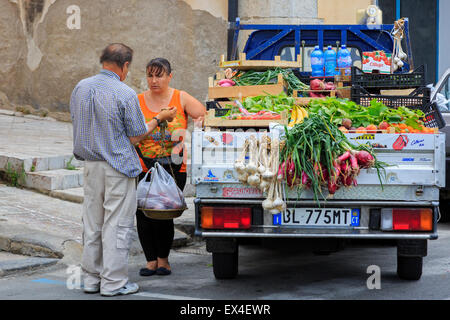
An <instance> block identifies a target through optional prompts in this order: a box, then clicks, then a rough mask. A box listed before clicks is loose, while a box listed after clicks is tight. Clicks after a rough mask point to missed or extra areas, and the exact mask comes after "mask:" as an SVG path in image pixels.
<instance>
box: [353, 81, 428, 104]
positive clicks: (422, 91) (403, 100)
mask: <svg viewBox="0 0 450 320" xmlns="http://www.w3.org/2000/svg"><path fill="white" fill-rule="evenodd" d="M372 99H376V100H377V101H379V102H382V103H383V104H385V105H386V106H387V107H391V108H396V107H408V108H410V109H421V110H422V109H424V108H425V107H426V106H427V105H428V104H429V103H430V88H427V87H420V88H417V89H415V90H414V91H413V92H411V93H410V94H409V95H405V96H398V95H397V96H393V95H392V96H391V95H381V94H372V93H369V92H368V91H367V90H366V89H365V88H363V87H361V86H355V85H354V86H352V100H353V101H354V102H356V103H357V104H360V105H362V106H365V107H368V106H370V101H372Z"/></svg>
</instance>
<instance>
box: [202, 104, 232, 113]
mask: <svg viewBox="0 0 450 320" xmlns="http://www.w3.org/2000/svg"><path fill="white" fill-rule="evenodd" d="M230 103H231V102H230ZM211 109H215V110H216V113H215V115H216V117H222V116H224V115H225V114H226V113H227V112H228V111H229V110H230V109H229V108H223V107H222V106H221V105H220V104H219V101H206V110H211Z"/></svg>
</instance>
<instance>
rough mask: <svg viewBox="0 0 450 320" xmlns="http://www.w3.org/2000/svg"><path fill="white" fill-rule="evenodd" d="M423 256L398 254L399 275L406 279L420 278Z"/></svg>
mask: <svg viewBox="0 0 450 320" xmlns="http://www.w3.org/2000/svg"><path fill="white" fill-rule="evenodd" d="M422 266H423V257H407V256H397V275H398V276H399V277H400V278H401V279H405V280H419V279H420V277H421V276H422Z"/></svg>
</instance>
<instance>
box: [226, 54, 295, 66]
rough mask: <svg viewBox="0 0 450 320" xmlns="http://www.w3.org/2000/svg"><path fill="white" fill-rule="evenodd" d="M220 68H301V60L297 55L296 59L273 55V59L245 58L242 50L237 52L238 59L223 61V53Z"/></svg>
mask: <svg viewBox="0 0 450 320" xmlns="http://www.w3.org/2000/svg"><path fill="white" fill-rule="evenodd" d="M219 67H220V68H225V69H226V68H231V69H239V70H266V69H271V68H284V69H285V68H301V67H302V60H301V59H300V55H297V61H285V60H281V57H280V56H275V59H274V60H247V57H246V54H245V53H244V52H241V53H239V60H232V61H225V55H222V56H221V57H220V64H219Z"/></svg>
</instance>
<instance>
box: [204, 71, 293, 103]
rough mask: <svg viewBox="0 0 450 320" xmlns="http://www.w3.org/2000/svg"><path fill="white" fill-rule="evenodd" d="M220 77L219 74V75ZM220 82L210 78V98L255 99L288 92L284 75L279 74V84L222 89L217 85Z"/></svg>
mask: <svg viewBox="0 0 450 320" xmlns="http://www.w3.org/2000/svg"><path fill="white" fill-rule="evenodd" d="M218 75H219V74H218ZM219 80H220V79H219V78H218V80H213V79H212V77H210V78H209V88H208V98H209V99H217V98H238V99H242V98H245V97H254V96H259V95H264V94H266V93H268V94H273V95H279V94H280V93H282V92H286V83H285V81H284V79H283V75H282V74H278V82H277V83H275V84H266V85H258V86H232V87H220V86H218V85H217V82H218V81H219Z"/></svg>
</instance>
